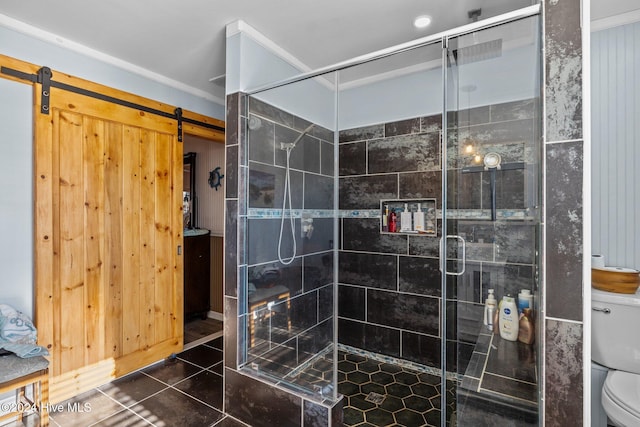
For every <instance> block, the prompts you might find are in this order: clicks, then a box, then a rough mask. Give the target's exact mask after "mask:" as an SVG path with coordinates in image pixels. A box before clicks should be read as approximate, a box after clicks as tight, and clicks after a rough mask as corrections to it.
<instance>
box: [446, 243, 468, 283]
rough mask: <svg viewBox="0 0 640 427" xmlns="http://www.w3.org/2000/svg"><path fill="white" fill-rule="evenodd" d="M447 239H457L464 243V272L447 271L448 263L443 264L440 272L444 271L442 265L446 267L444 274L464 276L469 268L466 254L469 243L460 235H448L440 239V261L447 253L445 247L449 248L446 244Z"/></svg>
mask: <svg viewBox="0 0 640 427" xmlns="http://www.w3.org/2000/svg"><path fill="white" fill-rule="evenodd" d="M445 239H456V240H459V241H460V242H462V270H461V271H458V272H456V271H447V264H446V262H445V263H443V264H441V266H440V271H442V265H444V273H445V274H447V275H449V276H462V275H463V274H464V271H465V269H466V268H467V254H466V246H467V242H466V241H465V240H464V239H463V238H462V237H461V236H458V235H448V236H446V237H444V238H443V237H441V238H440V259H441V260H442V259H443V258H442V255H443V254H444V251H445V249H444V248H445V247H446V246H447V244H446V240H445Z"/></svg>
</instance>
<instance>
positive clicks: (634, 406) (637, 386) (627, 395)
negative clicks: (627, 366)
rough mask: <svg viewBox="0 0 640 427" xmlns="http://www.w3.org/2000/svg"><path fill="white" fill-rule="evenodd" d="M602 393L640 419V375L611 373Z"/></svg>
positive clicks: (621, 372) (619, 372)
mask: <svg viewBox="0 0 640 427" xmlns="http://www.w3.org/2000/svg"><path fill="white" fill-rule="evenodd" d="M602 391H603V392H604V393H607V395H608V396H609V397H610V398H611V400H612V401H614V402H615V403H616V404H617V405H619V406H620V407H621V408H622V409H624V410H625V411H627V412H629V413H630V414H632V415H633V416H635V417H637V418H639V419H640V405H639V404H638V402H640V375H637V374H631V373H629V372H624V371H610V372H609V374H608V375H607V379H606V380H605V382H604V387H603V389H602Z"/></svg>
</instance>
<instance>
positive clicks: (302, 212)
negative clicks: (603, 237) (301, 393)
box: [247, 208, 538, 221]
mask: <svg viewBox="0 0 640 427" xmlns="http://www.w3.org/2000/svg"><path fill="white" fill-rule="evenodd" d="M287 211H288V210H287ZM436 215H437V218H438V219H440V220H441V219H442V210H437V211H436ZM537 215H538V213H537V212H536V211H535V210H533V209H498V210H497V211H496V216H497V219H499V220H519V221H523V220H526V221H534V220H535V219H536V218H537ZM290 216H293V217H294V218H302V217H303V216H304V217H307V216H308V217H312V218H335V217H336V216H337V217H339V218H380V210H379V209H357V210H346V209H342V210H339V211H338V213H337V215H336V213H335V211H334V210H333V209H292V210H291V213H286V214H285V218H289V217H290ZM281 217H282V209H259V208H249V209H248V210H247V218H249V219H265V218H276V219H279V218H281ZM447 218H449V219H467V220H490V219H491V210H489V209H449V210H448V211H447Z"/></svg>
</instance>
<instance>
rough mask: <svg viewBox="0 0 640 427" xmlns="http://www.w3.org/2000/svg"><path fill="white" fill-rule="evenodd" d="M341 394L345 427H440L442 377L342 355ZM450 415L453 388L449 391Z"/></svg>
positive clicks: (339, 379)
mask: <svg viewBox="0 0 640 427" xmlns="http://www.w3.org/2000/svg"><path fill="white" fill-rule="evenodd" d="M338 370H339V374H338V375H339V376H338V381H339V382H338V392H340V393H341V394H343V395H344V399H345V400H344V424H345V425H346V426H358V427H365V426H407V427H416V426H439V425H440V405H441V401H442V398H441V393H440V389H441V385H440V377H439V376H436V375H430V374H427V373H422V372H417V371H414V370H411V369H408V368H404V367H400V366H397V365H393V364H390V363H385V362H380V361H378V360H373V359H369V358H367V357H365V356H361V355H357V354H351V353H346V352H343V351H340V352H339V354H338ZM447 388H448V390H447V405H449V406H450V409H449V412H450V413H454V411H455V396H454V395H453V393H454V390H455V388H454V386H453V385H452V387H447Z"/></svg>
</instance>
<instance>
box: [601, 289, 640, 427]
mask: <svg viewBox="0 0 640 427" xmlns="http://www.w3.org/2000/svg"><path fill="white" fill-rule="evenodd" d="M591 308H592V312H591V338H592V342H591V359H592V360H593V361H594V362H597V363H599V364H600V365H603V366H606V367H608V368H609V369H610V371H609V373H608V374H607V378H606V380H605V382H604V386H603V388H602V406H603V408H604V410H605V412H606V413H607V416H608V417H609V419H610V420H611V421H612V422H613V423H614V425H616V426H620V427H634V426H640V333H639V331H638V329H639V328H640V291H639V292H637V293H635V294H618V293H613V292H604V291H599V290H597V289H592V290H591Z"/></svg>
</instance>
